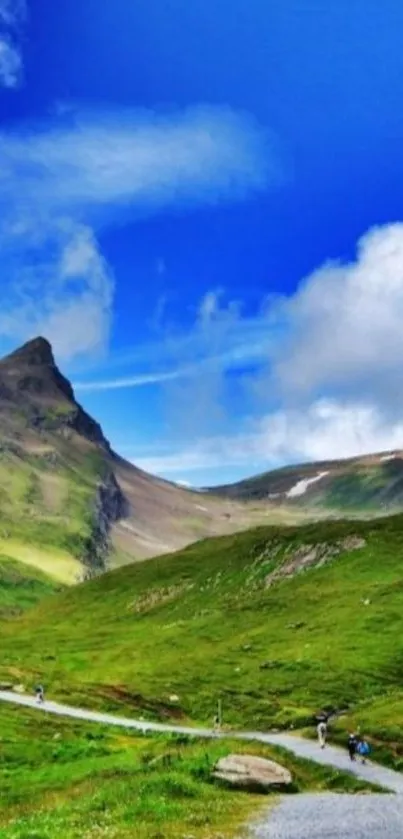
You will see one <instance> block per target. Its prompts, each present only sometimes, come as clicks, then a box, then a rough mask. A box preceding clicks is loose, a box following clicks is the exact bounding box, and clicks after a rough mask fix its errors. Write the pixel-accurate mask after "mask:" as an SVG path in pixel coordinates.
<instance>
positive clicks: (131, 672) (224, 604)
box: [1, 516, 403, 758]
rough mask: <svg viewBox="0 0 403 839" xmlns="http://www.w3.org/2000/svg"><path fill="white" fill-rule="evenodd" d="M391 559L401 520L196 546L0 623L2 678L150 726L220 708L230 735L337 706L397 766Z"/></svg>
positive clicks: (396, 601) (397, 659) (399, 555)
mask: <svg viewBox="0 0 403 839" xmlns="http://www.w3.org/2000/svg"><path fill="white" fill-rule="evenodd" d="M402 563H403V517H401V516H397V517H390V518H387V519H384V520H378V521H376V522H367V523H359V522H350V523H343V522H333V523H324V524H317V525H310V526H306V527H303V528H299V529H280V528H259V529H257V530H254V531H249V532H247V533H243V534H240V535H237V536H231V537H224V538H220V539H213V540H209V541H205V542H200V543H198V544H196V545H193V546H191V547H190V548H188V549H186V550H184V551H182V552H181V553H179V554H177V555H174V556H170V557H164V558H161V559H156V560H151V561H150V562H148V563H142V564H140V565H135V566H130V567H128V568H125V569H120V570H118V571H116V572H113V573H110V574H107V575H105V576H104V577H101V578H99V579H97V580H94V581H92V582H90V583H88V584H85V585H83V586H79V587H77V588H75V589H73V590H69V591H68V592H67V593H65V594H62V595H60V596H57V597H55V598H52V599H51V601H50V602H49V601H48V602H47V603H46V606H45V605H44V606H43V607H41V606H39V607H37V608H36V609H35V610H34V611H33V612H30V613H28V614H27V615H26V616H24V617H23V618H21V620H19V621H18V622H17V623H16V624H14V626H13V628H12V631H11V629H10V628H7V627H6V631H5V633H4V639H3V656H2V667H1V674H2V675H4V676H6V675H7V674H8V675H9V674H10V673H12V674H13V677H14V678H16V679H18V681H24V682H25V683H26V684H27V685H31V684H32V682H33V681H36V680H37V679H38V678H39V677H40V679H41V680H42V681H44V683H45V684H46V685H47V687H48V690H49V691H50V692H51V693H52V694H54V695H55V696H59V697H63V698H67V699H70V700H71V701H73V702H81V703H83V704H87V705H91V706H94V705H95V706H96V705H98V706H104V707H108V708H110V709H114V708H117V707H119V705H121V704H122V703H124V704H125V706H126V711H127V710H128V708H129V709H131V711H132V713H139V712H141V713H143V714H145V715H150V716H160V717H164V716H172V717H175V718H179V717H183V718H190V719H193V720H200V721H206V720H207V721H209V720H211V718H212V716H213V714H214V713H215V709H216V703H217V700H218V698H221V699H222V701H223V711H224V721H225V722H226V723H227V724H230V725H237V726H247V725H248V726H251V727H254V726H260V727H263V728H264V727H266V728H270V727H272V726H288V725H290V724H294V725H301V726H303V725H304V724H306V723H307V722H310V721H311V719H312V715H313V714H314V713H315V712H317V711H318V710H320V709H321V708H323V707H324V708H328V709H338V710H344V709H349V713H350V714H354V715H355V718H356V719H361V718H362V719H363V721H364V722H365V726H366V729H367V730H368V731H369V732H370V733H371V734H372V735H373V736H374V737H376V738H377V739H378V740H379V741H380V742H387V743H389V744H393V750H394V754H395V756H396V757H397V758H398V755H399V753H400V754H401V749H402V744H403V735H402V731H403V690H402V687H401V685H402V675H403V632H402V630H403V583H402V567H403V565H402ZM303 568H305V570H304V571H302V570H301V569H303ZM298 571H299V572H300V573H298ZM33 629H35V632H33Z"/></svg>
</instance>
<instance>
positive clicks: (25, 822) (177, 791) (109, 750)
mask: <svg viewBox="0 0 403 839" xmlns="http://www.w3.org/2000/svg"><path fill="white" fill-rule="evenodd" d="M0 743H1V757H0V833H1V837H2V839H54V837H55V836H60V837H61V836H62V837H63V839H99V837H107V839H126V837H132V836H133V835H134V834H133V831H134V830H135V836H136V839H174V837H175V839H182V837H189V836H192V837H194V839H210V837H212V836H217V837H218V836H220V837H223V838H224V837H227V836H232V835H234V832H238V828H239V826H240V825H241V824H242V823H243V822H245V821H246V820H247V819H248V817H250V816H251V815H252V813H254V812H255V811H256V808H257V807H262V806H266V807H267V806H268V800H267V797H264V796H258V795H250V794H243V793H240V792H236V791H231V790H227V789H225V788H223V787H220V786H217V785H215V784H213V783H212V782H211V780H210V776H211V770H212V767H213V766H214V764H215V763H216V761H217V760H218V759H219V758H220V757H222V756H224V755H226V754H229V753H230V752H233V751H236V752H237V753H245V752H247V753H249V754H256V755H259V756H263V757H268V758H271V759H277V760H278V759H280V761H281V762H282V764H283V765H286V766H287V767H288V768H289V769H290V771H291V772H292V775H293V786H292V790H291V791H292V792H301V791H305V790H316V791H319V790H323V789H332V790H335V791H341V792H358V791H361V790H365V789H368V787H367V786H366V785H365V784H363V783H362V782H360V781H358V780H356V779H355V778H354V777H353V776H350V775H348V774H344V773H340V772H337V771H334V770H331V769H326V768H323V767H319V766H315V765H313V764H311V763H309V762H307V761H303V760H300V759H298V758H294V757H292V756H291V755H289V754H287V755H286V754H285V753H283V752H279V750H276V749H273V748H268V747H265V746H260V745H258V744H248V745H247V746H246V745H245V744H242V745H240V744H239V743H231V742H228V743H223V742H212V743H207V744H206V743H205V742H199V741H197V740H195V741H194V740H190V739H189V738H186V737H175V736H171V737H161V736H153V737H148V736H144V735H143V736H141V735H138V734H132V733H127V732H123V733H121V732H117V731H116V729H114V730H110V729H109V728H107V727H100V726H94V725H90V724H85V723H77V722H75V721H71V720H63V719H58V718H55V717H52V718H50V717H46V716H44V715H42V714H38V713H36V712H34V711H29V710H27V709H21V708H14V707H12V706H7V705H5V706H2V707H0Z"/></svg>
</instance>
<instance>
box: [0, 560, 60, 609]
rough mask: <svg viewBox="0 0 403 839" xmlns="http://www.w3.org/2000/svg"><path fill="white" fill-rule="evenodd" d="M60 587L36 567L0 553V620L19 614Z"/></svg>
mask: <svg viewBox="0 0 403 839" xmlns="http://www.w3.org/2000/svg"><path fill="white" fill-rule="evenodd" d="M61 588H62V587H61V586H60V585H57V584H56V582H55V581H54V580H53V579H52V578H51V577H49V576H47V575H46V574H43V573H42V572H41V571H38V570H37V569H36V568H32V567H30V566H29V565H26V564H24V563H22V562H16V561H15V560H14V559H12V558H11V557H9V556H4V554H1V553H0V620H4V619H6V618H7V619H10V618H13V617H15V616H16V615H19V614H21V612H24V611H25V610H26V609H29V608H30V607H32V606H33V605H34V604H36V603H38V602H39V601H40V600H42V599H43V598H44V597H47V596H50V595H51V594H55V593H56V592H57V591H60V590H61Z"/></svg>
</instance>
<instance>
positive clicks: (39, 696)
mask: <svg viewBox="0 0 403 839" xmlns="http://www.w3.org/2000/svg"><path fill="white" fill-rule="evenodd" d="M35 696H36V701H37V702H38V703H39V704H42V702H44V701H45V691H44V689H43V687H42V685H37V687H36V688H35Z"/></svg>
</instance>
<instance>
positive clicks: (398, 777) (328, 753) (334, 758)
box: [0, 691, 403, 839]
mask: <svg viewBox="0 0 403 839" xmlns="http://www.w3.org/2000/svg"><path fill="white" fill-rule="evenodd" d="M0 701H3V702H12V703H13V704H18V705H24V706H27V707H30V708H36V709H37V710H38V711H41V712H47V713H50V714H57V715H59V716H63V717H73V718H75V719H81V720H88V721H90V722H98V723H103V724H107V725H118V726H121V727H123V728H132V729H135V730H137V731H157V732H168V733H169V732H170V733H177V734H189V735H190V736H193V737H203V738H209V739H211V738H216V737H217V736H219V737H220V738H225V737H226V738H228V737H231V738H232V739H238V740H258V741H259V742H260V743H268V744H270V745H274V746H282V747H283V748H285V749H288V750H289V751H290V752H293V753H294V754H295V755H298V757H303V758H307V759H308V760H313V761H315V762H316V763H320V764H322V765H323V766H333V767H334V768H335V769H340V770H342V771H347V772H352V773H353V774H354V775H356V776H357V777H358V778H361V779H362V780H364V781H369V782H371V783H374V784H378V785H379V786H381V787H383V788H384V789H387V790H390V792H395V793H398V794H400V795H402V796H403V775H402V774H401V773H400V772H394V771H393V770H392V769H386V768H385V767H383V766H379V765H378V764H374V763H373V764H367V765H366V766H363V765H362V764H361V763H360V762H358V761H357V762H356V763H351V761H350V760H349V758H348V755H347V753H346V752H345V751H343V749H339V748H337V747H336V746H326V749H323V750H321V749H319V748H318V745H317V743H316V741H313V740H304V738H302V737H298V736H296V735H292V734H270V733H265V732H262V731H254V732H235V731H234V732H229V733H228V734H224V733H223V734H220V735H217V734H216V733H215V732H214V731H212V730H211V729H208V728H191V727H190V726H182V725H169V724H165V723H155V722H145V721H144V720H133V719H129V718H128V717H118V716H115V715H114V714H103V713H101V712H99V711H87V710H84V709H83V708H73V707H71V706H70V705H61V704H60V703H58V702H45V704H44V705H38V704H37V702H36V701H35V698H33V697H31V696H26V695H24V694H18V693H12V692H8V691H0ZM402 837H403V828H402V835H401V837H400V839H402Z"/></svg>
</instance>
